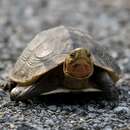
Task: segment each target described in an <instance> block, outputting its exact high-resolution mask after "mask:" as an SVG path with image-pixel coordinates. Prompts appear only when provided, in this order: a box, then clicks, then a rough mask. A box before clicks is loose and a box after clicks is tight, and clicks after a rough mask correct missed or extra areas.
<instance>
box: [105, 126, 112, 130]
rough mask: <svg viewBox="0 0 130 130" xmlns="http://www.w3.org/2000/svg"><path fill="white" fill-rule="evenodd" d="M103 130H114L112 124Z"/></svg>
mask: <svg viewBox="0 0 130 130" xmlns="http://www.w3.org/2000/svg"><path fill="white" fill-rule="evenodd" d="M103 130H112V128H111V127H110V126H106V127H105V128H104V129H103Z"/></svg>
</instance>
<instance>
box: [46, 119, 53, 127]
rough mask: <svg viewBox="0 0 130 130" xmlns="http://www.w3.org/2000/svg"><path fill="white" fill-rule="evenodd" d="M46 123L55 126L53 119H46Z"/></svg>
mask: <svg viewBox="0 0 130 130" xmlns="http://www.w3.org/2000/svg"><path fill="white" fill-rule="evenodd" d="M45 125H47V126H48V125H49V126H54V122H53V120H51V119H47V120H46V121H45Z"/></svg>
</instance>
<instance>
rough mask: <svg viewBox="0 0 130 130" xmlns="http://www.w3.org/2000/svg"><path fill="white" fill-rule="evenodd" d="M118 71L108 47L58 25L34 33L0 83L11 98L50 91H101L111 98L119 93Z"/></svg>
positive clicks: (75, 29)
mask: <svg viewBox="0 0 130 130" xmlns="http://www.w3.org/2000/svg"><path fill="white" fill-rule="evenodd" d="M120 74H121V70H120V67H119V66H118V64H117V63H116V61H115V59H114V58H112V56H110V55H109V53H108V50H107V49H106V48H105V47H103V46H102V45H101V44H100V43H99V42H97V41H96V40H94V38H93V37H92V36H90V35H89V34H88V33H87V32H85V31H81V30H80V29H78V28H74V27H67V26H64V25H60V26H57V27H54V28H50V29H48V30H43V31H42V32H40V33H38V34H37V35H36V36H35V37H34V39H33V40H32V41H31V42H30V43H29V44H28V45H27V47H26V48H25V49H24V50H23V52H22V54H21V55H20V56H19V58H18V59H17V61H16V63H15V65H14V67H13V68H12V70H11V71H10V73H9V80H8V81H5V82H4V83H3V82H1V83H0V87H1V88H3V89H5V88H6V89H7V88H8V89H9V92H10V97H11V99H13V100H21V101H22V100H27V99H32V98H33V97H35V96H39V95H46V94H52V93H68V92H88V91H101V92H103V93H104V94H105V95H106V97H108V98H109V99H111V100H117V99H118V96H119V93H118V91H117V88H116V82H117V81H118V80H119V79H120Z"/></svg>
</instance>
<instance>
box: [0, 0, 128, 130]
mask: <svg viewBox="0 0 130 130" xmlns="http://www.w3.org/2000/svg"><path fill="white" fill-rule="evenodd" d="M59 25H66V26H72V27H76V28H79V29H81V30H84V31H87V32H88V33H89V34H91V35H92V36H93V37H94V39H95V40H98V41H99V42H100V43H101V44H102V45H104V46H106V47H107V48H108V52H109V53H110V55H111V56H113V57H114V58H115V60H116V61H117V63H118V65H119V66H120V67H121V69H122V70H123V71H124V76H126V77H130V0H0V78H5V77H7V76H8V72H9V71H10V69H11V68H12V67H13V64H14V63H15V61H16V59H17V57H18V56H19V55H20V54H21V52H22V50H23V48H25V47H26V45H27V44H28V43H29V42H30V40H32V39H33V37H34V36H35V35H36V34H37V33H38V32H40V31H42V30H45V29H48V28H52V27H55V26H59ZM122 88H123V87H122ZM128 97H130V90H129V88H127V89H126V88H125V87H124V89H123V91H122V95H121V100H120V104H119V105H120V107H117V108H116V109H114V111H112V110H111V109H109V108H108V107H109V106H108V105H107V107H106V108H103V109H102V108H101V107H100V108H99V105H97V104H96V103H95V104H94V103H93V102H92V103H90V104H86V105H83V106H80V105H70V106H69V105H63V106H60V107H59V106H56V105H53V106H47V105H45V104H44V103H43V104H42V103H41V104H40V105H34V106H31V107H27V106H26V105H25V104H22V103H19V105H18V104H17V105H16V104H15V103H14V102H12V101H10V98H9V97H5V98H2V97H0V99H1V100H0V124H1V123H3V124H2V126H3V127H2V126H1V125H0V130H3V129H4V126H5V129H4V130H8V129H9V130H14V129H15V128H18V127H17V126H18V125H19V126H20V127H19V129H17V130H23V128H26V129H25V130H32V126H33V127H35V128H37V129H33V130H42V128H43V127H44V128H48V129H46V130H51V129H52V128H53V129H56V128H57V130H58V128H59V129H60V130H61V128H62V126H64V129H62V130H66V129H68V130H69V129H71V128H74V127H73V126H76V127H77V129H73V130H86V128H89V129H88V130H90V129H91V128H92V130H94V128H95V130H101V129H103V128H104V129H103V130H112V128H121V127H123V126H127V123H128V122H130V118H129V117H130V108H129V106H130V98H128ZM124 111H125V112H124ZM66 115H67V116H66ZM89 119H90V120H89ZM87 121H88V122H87ZM103 121H104V122H103ZM25 122H26V124H24V123H25ZM23 124H24V125H23ZM78 128H79V129H78ZM80 128H81V129H80ZM105 128H106V129H105Z"/></svg>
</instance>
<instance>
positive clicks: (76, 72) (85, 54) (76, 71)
mask: <svg viewBox="0 0 130 130" xmlns="http://www.w3.org/2000/svg"><path fill="white" fill-rule="evenodd" d="M93 69H94V68H93V61H92V58H91V54H90V52H89V51H88V50H87V49H84V48H77V49H75V50H73V51H72V52H71V53H70V54H68V55H67V57H66V58H65V62H64V65H63V70H64V73H65V75H67V76H70V77H73V78H76V79H84V78H89V77H90V76H91V75H92V74H93Z"/></svg>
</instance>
